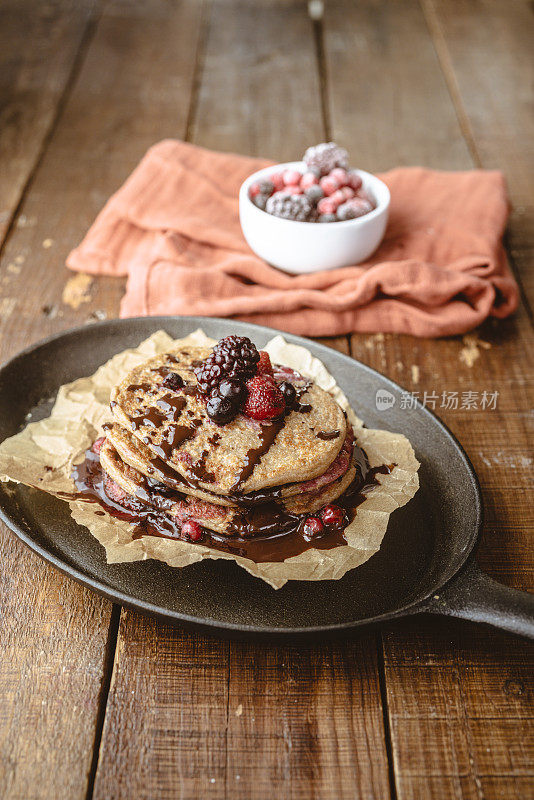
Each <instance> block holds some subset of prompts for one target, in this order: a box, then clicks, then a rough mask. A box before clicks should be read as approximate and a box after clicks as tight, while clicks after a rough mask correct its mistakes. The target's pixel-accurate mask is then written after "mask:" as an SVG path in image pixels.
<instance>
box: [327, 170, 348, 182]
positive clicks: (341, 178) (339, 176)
mask: <svg viewBox="0 0 534 800" xmlns="http://www.w3.org/2000/svg"><path fill="white" fill-rule="evenodd" d="M330 177H331V178H335V179H336V181H337V182H338V183H339V185H340V186H346V185H347V184H348V182H349V176H348V173H347V170H346V169H341V167H335V168H334V169H333V170H332V172H331V173H330Z"/></svg>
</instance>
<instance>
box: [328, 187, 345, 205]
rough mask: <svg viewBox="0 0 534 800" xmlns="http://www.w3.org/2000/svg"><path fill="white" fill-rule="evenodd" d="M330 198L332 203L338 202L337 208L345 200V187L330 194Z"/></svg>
mask: <svg viewBox="0 0 534 800" xmlns="http://www.w3.org/2000/svg"><path fill="white" fill-rule="evenodd" d="M330 200H331V201H332V203H335V204H336V208H337V207H338V206H340V205H341V203H343V202H344V201H345V195H344V194H343V189H338V190H337V192H334V194H331V195H330Z"/></svg>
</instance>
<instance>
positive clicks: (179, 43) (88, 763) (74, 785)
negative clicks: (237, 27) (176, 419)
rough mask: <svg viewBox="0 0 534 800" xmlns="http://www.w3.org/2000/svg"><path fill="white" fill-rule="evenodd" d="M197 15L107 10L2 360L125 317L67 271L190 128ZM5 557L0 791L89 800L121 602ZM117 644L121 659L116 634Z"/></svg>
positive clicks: (10, 550)
mask: <svg viewBox="0 0 534 800" xmlns="http://www.w3.org/2000/svg"><path fill="white" fill-rule="evenodd" d="M48 8H49V7H48V6H46V7H43V11H42V12H40V13H42V14H45V13H48V11H47V10H46V9H48ZM32 13H34V14H36V13H38V12H37V11H36V9H34V11H33V12H32ZM200 15H201V7H200V6H199V4H197V3H195V2H194V0H191V2H186V3H181V4H179V5H178V6H175V7H174V6H173V7H172V8H170V7H169V6H168V4H167V3H164V2H160V1H159V0H150V1H149V2H145V3H143V4H142V6H139V4H137V3H134V2H132V3H122V2H118V3H116V4H113V3H112V4H110V5H109V7H108V9H107V10H106V13H105V14H104V16H103V18H102V19H101V21H100V24H99V27H98V30H97V32H96V36H95V38H94V41H93V42H92V44H91V48H90V50H89V52H88V53H87V57H86V59H85V61H84V64H83V66H82V69H81V73H80V76H79V79H78V80H77V82H76V84H75V86H74V87H73V90H72V93H71V95H70V97H69V100H68V103H67V104H66V106H65V108H64V110H63V113H62V116H61V120H60V122H59V125H58V127H57V129H56V131H55V133H54V137H53V138H52V140H51V142H50V145H49V147H48V149H47V151H46V153H45V154H44V157H43V159H42V161H41V163H40V165H39V168H38V170H37V172H36V174H35V176H34V178H33V181H32V185H31V188H30V190H29V192H28V194H27V196H26V198H25V199H24V202H23V204H22V207H21V209H20V213H19V215H18V217H17V222H16V226H15V228H14V229H13V232H12V235H11V236H10V238H9V241H8V243H7V246H6V249H5V252H4V255H3V259H2V262H1V268H2V275H3V277H2V279H1V284H0V288H1V290H2V295H3V296H2V297H1V298H0V360H4V359H5V358H7V357H8V356H9V355H11V354H13V353H14V352H16V351H17V350H18V349H20V348H21V347H23V346H26V345H27V344H29V343H30V342H32V341H35V340H37V339H40V338H42V337H43V336H45V335H47V334H50V333H54V332H56V331H59V330H62V329H64V328H67V327H70V326H72V325H75V324H82V323H83V322H86V321H91V320H92V319H94V318H95V316H100V315H101V314H103V313H104V314H107V315H109V316H116V315H117V313H118V300H119V297H120V295H121V293H122V284H121V281H113V280H111V279H109V280H102V281H94V282H93V283H92V284H91V285H90V287H89V291H88V296H89V300H88V302H83V292H81V289H82V288H83V287H81V286H80V285H78V286H79V297H78V299H80V298H81V299H82V302H81V303H79V304H78V305H77V303H76V302H75V300H73V299H72V298H73V296H74V297H75V295H72V293H71V305H68V304H65V303H63V302H62V294H63V290H64V286H65V283H66V281H67V280H68V279H69V278H72V273H69V272H68V271H67V270H66V269H65V268H64V266H63V263H64V260H65V257H66V255H67V253H68V252H69V250H70V249H71V248H72V247H73V246H74V245H75V244H77V243H78V242H79V241H80V239H81V238H82V236H83V235H84V233H85V231H86V229H87V227H88V226H89V224H90V223H91V222H92V220H93V218H94V216H95V215H96V213H97V212H98V211H99V209H100V207H101V206H102V205H103V203H104V201H105V200H106V199H107V196H108V195H109V194H110V193H111V192H112V191H114V190H115V189H116V188H117V187H118V186H119V185H120V184H121V182H122V181H123V180H124V178H125V177H126V176H127V175H128V173H129V172H130V171H131V169H132V168H133V167H134V165H135V163H136V161H137V160H138V159H139V158H140V157H141V155H142V154H143V152H144V150H145V149H146V148H147V147H148V146H149V145H150V144H152V143H153V142H154V140H155V139H157V138H158V137H161V138H163V137H165V136H169V135H173V134H175V133H181V132H183V131H184V130H185V125H186V119H187V113H188V107H189V97H190V94H191V86H192V83H193V72H194V64H195V51H196V37H197V33H198V28H199V21H200ZM96 312H98V314H97V313H96ZM0 549H1V558H0V565H1V566H0V569H1V571H2V574H1V576H0V591H1V592H2V615H3V628H2V630H3V635H2V637H0V653H1V667H0V687H1V689H0V691H1V695H2V702H1V709H2V711H1V713H0V737H1V738H0V754H1V755H0V758H1V759H2V760H1V762H0V795H1V796H2V797H6V798H17V800H18V798H39V800H41V798H54V799H55V798H57V797H68V798H82V797H85V796H86V794H87V792H88V789H89V791H90V790H91V786H90V783H91V780H89V778H92V776H91V775H90V773H91V768H92V756H93V742H94V741H95V736H96V738H97V740H98V735H99V730H98V724H99V718H98V715H99V701H100V693H101V692H102V691H103V693H104V695H105V691H106V685H105V679H106V671H105V666H106V663H105V662H106V658H107V655H106V653H107V650H106V642H107V638H108V629H109V627H110V614H111V605H110V604H109V603H107V602H105V601H102V600H100V599H99V598H97V597H96V596H94V595H93V594H91V593H89V592H86V591H85V590H83V589H81V588H80V587H79V586H78V585H77V584H76V583H74V582H72V581H70V580H69V579H67V578H63V577H62V576H60V575H59V573H57V572H56V571H55V570H51V569H50V568H49V567H47V566H45V565H44V564H42V563H41V561H39V559H37V558H36V557H35V556H33V555H32V554H30V552H29V551H28V550H27V549H26V548H24V547H22V545H20V544H18V542H17V541H16V540H15V538H14V537H13V536H12V535H11V534H10V533H9V532H8V531H7V530H6V529H5V528H3V527H2V530H1V533H0ZM109 635H110V643H109V644H110V648H111V650H112V649H113V644H114V640H115V636H116V631H114V630H113V628H111V631H110V634H109ZM104 695H103V697H102V699H103V701H104V702H105V696H104ZM97 744H98V741H97Z"/></svg>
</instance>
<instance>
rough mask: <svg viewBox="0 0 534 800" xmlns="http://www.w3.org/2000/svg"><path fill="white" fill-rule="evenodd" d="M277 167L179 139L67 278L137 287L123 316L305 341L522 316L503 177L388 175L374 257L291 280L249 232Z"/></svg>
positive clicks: (73, 256) (103, 220)
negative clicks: (249, 215)
mask: <svg viewBox="0 0 534 800" xmlns="http://www.w3.org/2000/svg"><path fill="white" fill-rule="evenodd" d="M269 163H270V162H268V161H265V160H260V159H253V158H248V157H244V156H238V155H233V154H228V153H215V152H213V151H209V150H205V149H203V148H200V147H196V146H194V145H190V144H187V143H184V142H179V141H174V140H166V141H163V142H160V143H159V144H157V145H154V147H152V148H151V149H150V150H149V151H148V153H147V154H146V155H145V157H144V158H143V159H142V161H141V162H140V164H139V165H138V167H137V168H136V169H135V170H134V172H133V173H132V175H131V176H130V177H129V178H128V180H127V181H126V183H125V184H124V185H123V186H122V188H121V189H119V191H118V192H117V193H116V194H115V195H113V197H111V198H110V200H109V201H108V203H107V204H106V206H105V207H104V209H103V210H102V211H101V213H100V214H99V215H98V217H97V219H96V220H95V222H94V224H93V226H92V227H91V229H90V230H89V232H88V233H87V235H86V237H85V239H84V240H83V242H82V243H81V244H80V245H79V247H77V248H76V249H75V250H73V251H72V252H71V253H70V255H69V257H68V259H67V265H68V266H69V267H70V268H71V269H73V270H77V271H81V272H88V273H91V274H94V275H99V274H105V275H116V276H124V275H126V276H128V280H127V286H126V293H125V295H124V297H123V299H122V302H121V316H122V317H131V316H145V315H159V314H178V315H199V316H219V317H234V318H237V319H242V320H245V321H247V322H255V323H258V324H261V325H268V326H271V327H275V328H280V329H282V330H286V331H289V332H291V333H298V334H304V335H315V336H332V335H341V334H346V333H351V332H380V331H383V332H398V333H410V334H413V335H414V336H430V337H437V336H446V335H452V334H459V333H465V332H466V331H468V330H471V329H472V328H474V327H476V326H477V325H479V324H480V323H481V322H483V320H484V319H486V318H487V317H489V316H493V317H499V318H503V317H506V316H508V315H509V314H511V313H513V311H515V309H516V308H517V303H518V290H517V285H516V283H515V281H514V279H513V277H512V275H511V272H510V269H509V266H508V263H507V259H506V255H505V252H504V249H503V245H502V235H503V233H504V229H505V225H506V220H507V216H508V210H509V207H508V200H507V193H506V185H505V181H504V178H503V176H502V174H501V173H500V172H498V171H485V170H471V171H469V172H438V171H435V170H428V169H423V168H421V167H402V168H398V169H393V170H391V171H389V172H387V173H385V174H383V175H381V176H380V177H381V178H382V180H384V181H385V182H386V183H387V185H388V186H389V188H390V191H391V197H392V202H391V211H390V221H389V224H388V228H387V231H386V236H385V238H384V241H383V243H382V244H381V246H380V248H379V249H378V250H377V251H376V253H375V254H374V255H373V256H372V258H371V259H369V261H367V262H366V263H365V264H360V265H357V266H351V267H344V268H342V269H336V270H330V271H324V272H318V273H311V274H307V275H289V274H287V273H284V272H281V271H280V270H278V269H276V268H274V267H271V266H270V265H268V264H266V263H265V262H264V261H262V260H261V259H260V258H258V257H257V256H256V255H255V254H254V253H253V252H252V251H251V250H250V248H249V247H248V245H247V243H246V242H245V240H244V238H243V235H242V233H241V228H240V224H239V211H238V199H237V198H238V191H239V187H240V185H241V183H242V181H243V180H244V179H245V178H246V177H247V176H248V175H250V173H251V172H253V171H255V170H257V169H260V168H262V167H264V166H266V165H268V164H269ZM310 224H311V223H310ZM332 224H335V223H332Z"/></svg>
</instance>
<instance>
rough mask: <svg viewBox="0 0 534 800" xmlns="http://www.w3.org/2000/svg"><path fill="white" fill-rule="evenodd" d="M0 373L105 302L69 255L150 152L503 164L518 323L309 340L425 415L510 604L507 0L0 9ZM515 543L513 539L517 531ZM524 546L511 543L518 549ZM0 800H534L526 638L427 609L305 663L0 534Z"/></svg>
mask: <svg viewBox="0 0 534 800" xmlns="http://www.w3.org/2000/svg"><path fill="white" fill-rule="evenodd" d="M1 14H2V18H1V19H0V58H1V60H2V64H3V65H2V72H1V75H2V81H1V84H0V92H1V99H2V106H3V111H2V116H1V123H2V124H1V131H0V196H1V201H0V202H1V206H0V234H1V237H2V241H3V250H2V256H1V268H0V326H1V327H0V330H1V343H0V358H1V359H2V360H4V359H6V358H8V357H9V356H11V355H13V354H14V353H15V352H16V351H18V350H19V349H20V348H22V347H25V346H26V345H28V344H30V343H31V342H35V341H37V340H38V339H41V338H43V337H44V336H47V335H49V334H52V333H55V332H57V331H61V330H64V329H66V328H70V327H71V326H73V325H80V324H87V325H90V324H91V323H92V322H93V321H94V320H96V319H102V318H105V317H108V318H110V317H114V316H116V315H117V314H118V307H119V299H120V297H121V294H122V292H123V289H124V286H123V283H122V282H121V281H120V280H114V279H99V280H91V279H90V278H89V277H87V276H80V275H78V276H73V274H72V273H69V272H68V271H67V270H66V268H65V267H64V262H65V257H66V255H67V253H68V252H69V250H70V249H71V248H72V247H73V246H74V245H76V244H77V243H78V242H79V241H80V239H81V238H82V236H83V234H84V233H85V231H86V230H87V228H88V226H89V225H90V223H91V222H92V220H93V219H94V217H95V215H96V214H97V212H98V211H99V209H100V208H101V207H102V205H103V203H104V201H105V200H106V199H107V197H108V196H109V195H110V194H111V193H112V192H113V191H114V190H115V189H117V188H118V187H119V186H120V184H121V183H122V182H123V180H124V179H125V178H126V176H127V175H128V174H129V172H130V171H131V170H132V168H133V167H134V165H135V164H136V163H137V161H138V160H139V158H140V157H141V156H142V154H143V153H144V151H145V150H146V149H147V148H148V147H149V146H150V145H151V144H153V143H154V142H155V141H157V140H159V139H163V138H165V137H169V136H170V137H182V138H186V139H188V140H189V141H192V142H196V143H198V144H201V145H205V146H207V147H213V148H216V149H218V150H233V151H238V152H242V153H249V154H258V155H260V154H261V155H264V156H270V157H272V158H276V159H279V160H282V161H283V160H289V159H293V158H295V157H298V156H299V155H300V153H301V152H302V149H303V145H305V144H311V143H314V142H317V141H322V140H325V139H329V138H331V137H332V138H335V139H336V140H337V141H339V142H340V143H342V144H343V145H345V146H347V147H348V148H349V150H350V152H351V154H352V156H353V159H354V160H355V162H356V163H357V164H359V165H361V166H363V167H365V168H366V169H369V170H372V171H378V170H382V169H386V168H389V167H392V166H394V165H398V164H423V165H426V166H430V167H436V168H444V169H469V168H471V167H487V168H500V169H502V170H504V171H505V173H506V176H507V179H508V182H509V187H510V194H511V197H512V200H513V203H514V211H513V213H512V217H511V222H510V227H509V234H508V252H509V255H510V260H511V263H512V265H513V268H514V271H515V273H516V276H517V278H518V280H519V282H520V285H521V292H522V302H521V306H520V309H519V311H518V313H517V314H516V316H515V317H514V318H513V319H510V320H507V321H505V322H502V323H496V322H495V323H492V322H490V323H488V324H487V325H485V326H484V327H483V329H481V330H480V331H477V332H476V333H475V334H473V335H472V336H469V337H464V339H463V341H462V340H461V339H457V338H451V339H446V340H440V341H427V340H415V339H412V338H410V337H408V336H394V335H381V334H378V335H358V336H351V337H342V338H339V339H335V340H328V344H330V345H331V346H332V347H336V348H338V349H341V350H343V351H345V352H350V353H351V354H352V355H353V356H354V357H355V358H358V359H360V360H361V361H364V362H365V363H368V364H370V365H371V366H373V367H375V368H376V369H378V370H380V371H381V372H383V373H385V374H386V375H389V376H390V377H392V378H393V379H394V380H396V381H399V382H400V383H401V384H402V385H403V386H404V387H405V388H406V389H407V390H408V391H417V392H420V393H421V396H423V393H424V392H425V391H427V392H432V391H437V392H441V391H443V390H444V389H446V390H448V391H458V392H460V393H461V392H463V391H470V390H473V391H477V392H480V393H481V392H483V391H484V390H487V391H498V392H499V393H500V394H499V399H498V404H497V409H496V410H495V411H490V410H486V411H482V410H481V409H478V410H466V409H464V410H461V409H457V410H454V409H450V410H447V409H441V408H439V407H438V409H437V410H438V413H440V415H441V416H442V417H443V418H444V420H445V421H446V423H447V424H448V425H449V426H450V427H451V428H452V430H453V431H454V433H455V434H456V435H457V436H458V437H459V438H460V440H461V441H462V442H463V444H464V446H465V448H466V450H467V452H468V454H469V456H470V458H471V459H472V461H473V463H474V465H475V468H476V470H477V472H478V474H479V476H480V479H481V483H482V488H483V493H484V500H485V505H486V525H485V532H484V537H483V541H482V545H481V548H480V551H479V555H478V558H479V561H480V563H481V565H482V566H483V568H484V569H486V570H487V571H488V572H489V573H490V574H491V575H493V576H494V577H495V578H497V579H498V580H500V581H502V582H504V583H506V584H508V585H510V586H515V587H517V588H522V589H526V588H529V586H530V588H532V530H533V527H534V525H533V523H534V518H533V513H532V509H533V507H534V505H533V502H532V467H533V455H532V450H530V451H529V450H528V440H529V433H530V437H531V438H530V442H531V443H532V419H533V416H532V413H533V412H532V391H531V390H532V375H533V370H532V354H533V352H534V338H533V333H532V312H531V307H530V305H529V299H530V301H531V300H532V298H533V295H534V269H533V267H534V257H533V247H534V240H533V238H532V231H533V229H534V228H533V221H534V188H533V184H532V180H531V178H532V172H533V167H534V151H533V149H532V142H533V141H534V117H533V115H532V94H531V92H532V61H531V46H532V41H533V34H534V16H533V13H532V4H531V3H529V2H527V0H509V1H508V2H507V0H421V2H417V1H416V0H404V2H401V0H398V2H387V0H358V2H349V1H348V0H347V2H343V0H332V1H331V2H328V3H327V9H326V13H325V16H324V19H323V20H322V21H316V22H312V21H311V19H310V17H309V15H308V12H307V7H306V4H305V3H304V2H296V1H291V0H290V1H289V2H283V1H280V2H270V3H267V2H261V1H260V0H258V1H257V2H245V1H244V0H243V1H242V2H239V1H238V0H214V2H212V3H209V2H205V3H202V2H200V0H183V1H182V2H171V0H143V2H142V3H139V2H135V0H115V1H112V0H110V2H98V0H95V2H92V0H78V1H77V2H76V0H41V2H32V1H31V0H4V2H3V4H2V12H1ZM529 537H530V538H529ZM529 545H530V547H529ZM0 572H1V575H0V596H1V614H2V628H1V631H2V633H1V636H0V651H1V656H0V660H1V663H0V796H2V797H3V798H10V800H12V799H13V798H20V799H21V800H30V799H31V798H39V800H41V798H53V799H54V800H56V798H68V800H77V799H78V798H93V797H94V798H98V799H99V800H109V799H110V798H127V799H128V800H137V798H146V799H147V800H155V799H156V798H182V799H183V800H186V799H187V800H189V799H190V800H198V799H200V800H204V798H217V799H218V798H230V799H231V800H234V798H236V799H239V798H241V799H242V800H265V799H266V798H267V799H270V798H283V799H285V798H306V800H307V799H308V798H317V799H318V800H330V798H331V799H332V800H339V799H340V798H347V799H350V800H353V798H376V799H377V800H387V798H392V799H393V798H398V799H399V800H408V798H414V799H416V800H417V799H419V798H421V799H424V800H426V799H427V798H438V799H439V800H441V799H442V798H473V799H475V798H476V800H481V798H487V800H490V799H492V798H518V800H519V799H520V800H525V798H528V797H534V778H533V769H534V757H533V752H534V747H533V731H534V726H533V725H532V716H533V703H532V693H531V692H532V686H531V679H532V670H531V665H532V647H531V645H530V644H529V643H528V642H526V641H523V640H520V639H518V638H514V637H513V636H511V635H506V634H504V633H499V632H496V631H492V630H489V629H487V628H485V627H483V626H475V625H470V624H468V623H465V622H460V621H452V620H451V621H447V620H443V619H437V618H430V617H428V618H424V619H416V620H412V621H406V622H400V623H395V624H392V625H388V626H385V627H384V628H382V629H381V630H380V631H378V632H377V631H368V632H364V633H362V634H361V635H358V636H356V637H355V638H354V639H353V640H351V641H347V642H343V643H339V644H330V643H325V644H324V645H322V646H316V647H307V648H302V647H299V648H296V647H295V648H292V647H267V646H257V645H252V644H243V643H233V642H232V643H228V642H224V641H219V640H217V639H214V638H204V637H202V636H198V635H196V634H191V633H186V632H182V631H179V630H174V629H171V628H169V627H166V626H165V625H163V624H161V623H159V622H157V621H155V620H153V619H148V618H144V617H142V616H140V615H139V614H137V613H134V612H131V611H127V610H124V609H121V608H119V607H118V606H112V605H111V604H110V603H108V602H107V601H105V600H103V599H101V598H100V597H97V596H95V595H93V594H91V593H90V592H88V591H86V590H85V589H83V588H81V587H80V586H78V585H77V584H76V583H74V582H72V581H71V580H69V579H68V578H65V577H63V576H62V575H60V574H59V573H58V572H56V571H55V570H53V569H52V568H50V567H49V566H47V565H46V564H44V563H43V562H41V561H40V560H39V559H38V558H37V557H36V556H34V555H33V554H32V553H30V552H29V551H28V550H27V549H25V548H24V547H23V546H22V545H21V544H20V543H19V542H18V540H17V539H16V538H15V537H14V536H13V535H12V534H11V533H9V531H7V530H6V529H5V528H2V530H1V531H0Z"/></svg>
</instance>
